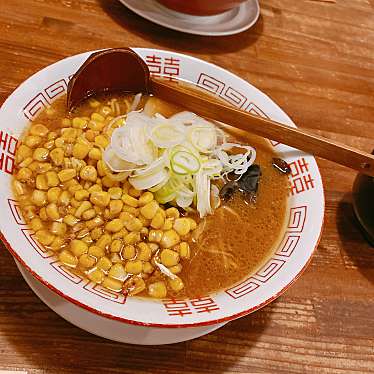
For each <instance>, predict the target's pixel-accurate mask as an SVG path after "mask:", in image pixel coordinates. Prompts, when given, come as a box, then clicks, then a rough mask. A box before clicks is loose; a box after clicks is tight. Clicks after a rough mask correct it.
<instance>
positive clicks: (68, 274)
mask: <svg viewBox="0 0 374 374" xmlns="http://www.w3.org/2000/svg"><path fill="white" fill-rule="evenodd" d="M50 264H51V266H52V267H53V268H54V269H55V270H56V271H57V272H59V273H60V274H61V275H62V276H64V277H65V278H67V279H69V281H71V282H73V283H75V284H79V283H81V282H83V280H84V278H83V277H81V276H79V275H78V274H75V273H73V272H72V271H70V269H69V268H68V267H67V266H65V265H63V264H62V263H61V262H60V261H57V260H56V261H53V262H51V263H50Z"/></svg>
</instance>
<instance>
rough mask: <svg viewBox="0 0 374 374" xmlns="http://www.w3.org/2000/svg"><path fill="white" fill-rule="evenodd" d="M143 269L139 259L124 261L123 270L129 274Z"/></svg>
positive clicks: (138, 272) (137, 272)
mask: <svg viewBox="0 0 374 374" xmlns="http://www.w3.org/2000/svg"><path fill="white" fill-rule="evenodd" d="M142 270H143V263H142V262H141V261H140V260H130V261H127V262H126V265H125V271H126V273H130V274H140V273H141V272H142Z"/></svg>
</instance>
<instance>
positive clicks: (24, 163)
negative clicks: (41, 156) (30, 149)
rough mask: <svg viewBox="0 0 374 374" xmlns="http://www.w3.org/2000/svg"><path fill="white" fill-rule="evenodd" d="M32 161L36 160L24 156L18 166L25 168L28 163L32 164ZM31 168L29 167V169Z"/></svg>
mask: <svg viewBox="0 0 374 374" xmlns="http://www.w3.org/2000/svg"><path fill="white" fill-rule="evenodd" d="M33 162H36V161H34V160H33V158H32V157H27V158H25V159H24V160H23V161H22V162H21V163H20V164H19V165H18V166H19V167H20V168H27V167H28V166H29V165H30V164H32V163H33ZM30 170H31V169H30Z"/></svg>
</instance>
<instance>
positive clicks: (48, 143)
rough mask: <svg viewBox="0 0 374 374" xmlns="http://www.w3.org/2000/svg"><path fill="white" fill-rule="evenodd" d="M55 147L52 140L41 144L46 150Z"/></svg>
mask: <svg viewBox="0 0 374 374" xmlns="http://www.w3.org/2000/svg"><path fill="white" fill-rule="evenodd" d="M54 146H55V141H54V140H48V141H47V142H45V143H44V144H43V148H46V149H48V150H50V149H52V148H53V147H54Z"/></svg>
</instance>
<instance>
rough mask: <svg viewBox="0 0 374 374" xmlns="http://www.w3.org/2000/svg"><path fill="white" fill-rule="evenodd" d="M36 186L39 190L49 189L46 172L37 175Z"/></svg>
mask: <svg viewBox="0 0 374 374" xmlns="http://www.w3.org/2000/svg"><path fill="white" fill-rule="evenodd" d="M35 186H36V188H37V189H39V190H48V184H47V179H46V177H45V175H44V174H39V175H37V176H36V178H35Z"/></svg>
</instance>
